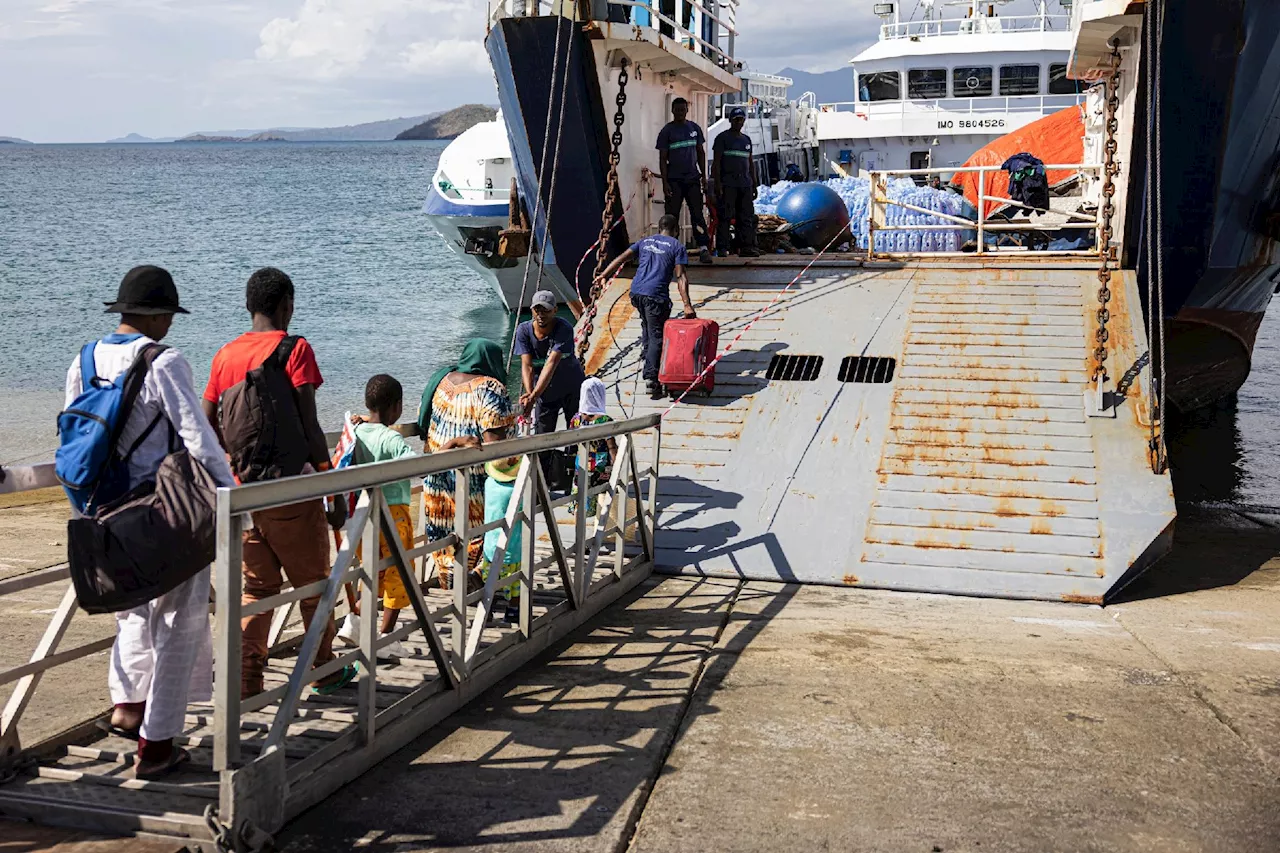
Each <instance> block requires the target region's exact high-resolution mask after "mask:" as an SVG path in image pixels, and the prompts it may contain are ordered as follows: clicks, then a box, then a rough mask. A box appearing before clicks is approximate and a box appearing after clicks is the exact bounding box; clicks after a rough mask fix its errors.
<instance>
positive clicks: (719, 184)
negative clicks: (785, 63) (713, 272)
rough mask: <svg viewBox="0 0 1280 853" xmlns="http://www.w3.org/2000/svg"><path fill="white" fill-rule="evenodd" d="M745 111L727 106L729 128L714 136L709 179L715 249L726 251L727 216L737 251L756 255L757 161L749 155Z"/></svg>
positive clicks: (719, 252)
mask: <svg viewBox="0 0 1280 853" xmlns="http://www.w3.org/2000/svg"><path fill="white" fill-rule="evenodd" d="M746 123H747V112H746V110H744V109H743V108H742V107H734V108H733V109H731V110H729V130H726V131H724V132H722V133H721V134H720V135H719V136H717V137H716V141H715V144H714V145H713V146H712V151H713V152H714V158H715V159H714V160H713V161H712V164H711V179H712V181H714V182H715V192H716V196H717V200H718V202H719V212H720V227H719V230H718V231H717V233H716V253H717V254H719V255H720V256H721V257H724V256H725V255H727V254H728V248H729V220H730V219H732V220H734V223H735V231H736V233H737V237H738V254H739V255H741V256H742V257H744V258H758V257H760V252H759V251H758V250H757V249H756V209H755V204H754V202H755V198H756V184H757V180H756V161H755V159H754V158H753V157H752V156H751V137H749V136H747V135H746V134H745V133H743V132H742V126H743V125H744V124H746Z"/></svg>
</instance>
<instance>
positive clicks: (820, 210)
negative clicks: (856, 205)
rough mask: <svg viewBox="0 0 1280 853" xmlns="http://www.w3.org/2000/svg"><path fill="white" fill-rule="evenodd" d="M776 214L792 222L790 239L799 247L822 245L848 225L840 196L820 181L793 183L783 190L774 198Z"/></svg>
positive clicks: (818, 247)
mask: <svg viewBox="0 0 1280 853" xmlns="http://www.w3.org/2000/svg"><path fill="white" fill-rule="evenodd" d="M778 215H779V216H781V217H782V218H783V219H785V220H787V221H788V222H790V223H791V224H792V229H791V242H792V243H794V244H795V245H797V246H800V247H801V248H803V247H805V246H809V247H811V248H814V249H822V248H824V247H825V246H826V245H827V244H828V243H830V242H831V241H832V240H834V239H837V238H836V235H838V234H839V233H840V232H841V231H844V230H845V228H847V227H848V225H849V208H847V207H845V203H844V200H843V199H842V198H840V195H839V194H838V193H837V192H836V191H835V190H833V189H831V187H828V186H825V185H823V184H796V185H795V186H794V187H792V188H791V189H789V190H787V193H786V195H784V196H783V197H782V198H781V199H779V200H778ZM830 248H832V249H834V248H835V246H834V245H833V246H831V247H830Z"/></svg>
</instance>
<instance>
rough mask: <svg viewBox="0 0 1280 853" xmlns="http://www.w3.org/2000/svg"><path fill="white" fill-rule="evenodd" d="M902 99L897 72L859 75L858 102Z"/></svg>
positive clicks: (875, 72) (874, 72) (876, 72)
mask: <svg viewBox="0 0 1280 853" xmlns="http://www.w3.org/2000/svg"><path fill="white" fill-rule="evenodd" d="M901 97H902V83H901V80H900V78H899V77H898V72H897V71H873V72H871V73H870V74H859V75H858V100H860V101H896V100H898V99H899V98H901Z"/></svg>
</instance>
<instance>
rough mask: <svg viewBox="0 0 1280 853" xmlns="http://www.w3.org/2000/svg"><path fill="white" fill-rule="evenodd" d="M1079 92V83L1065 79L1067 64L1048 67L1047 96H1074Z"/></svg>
mask: <svg viewBox="0 0 1280 853" xmlns="http://www.w3.org/2000/svg"><path fill="white" fill-rule="evenodd" d="M1079 92H1080V81H1079V80H1069V79H1067V63H1065V62H1055V63H1053V64H1051V65H1050V66H1049V94H1050V95H1076V94H1079Z"/></svg>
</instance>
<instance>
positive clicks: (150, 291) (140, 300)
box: [104, 266, 191, 314]
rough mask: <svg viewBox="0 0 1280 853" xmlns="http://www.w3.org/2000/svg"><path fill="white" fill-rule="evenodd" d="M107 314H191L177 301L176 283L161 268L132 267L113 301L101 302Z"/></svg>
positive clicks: (125, 275)
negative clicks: (105, 307)
mask: <svg viewBox="0 0 1280 853" xmlns="http://www.w3.org/2000/svg"><path fill="white" fill-rule="evenodd" d="M104 304H105V305H106V306H107V311H106V313H108V314H190V313H191V312H190V311H188V310H187V309H186V308H183V307H182V306H181V305H179V304H178V286H177V285H176V284H174V283H173V276H171V275H169V271H168V270H166V269H162V268H161V267H153V266H143V267H134V268H133V269H131V270H129V271H128V272H127V273H125V274H124V278H123V279H122V280H121V281H120V290H119V291H117V292H116V301H115V302H106V303H104Z"/></svg>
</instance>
